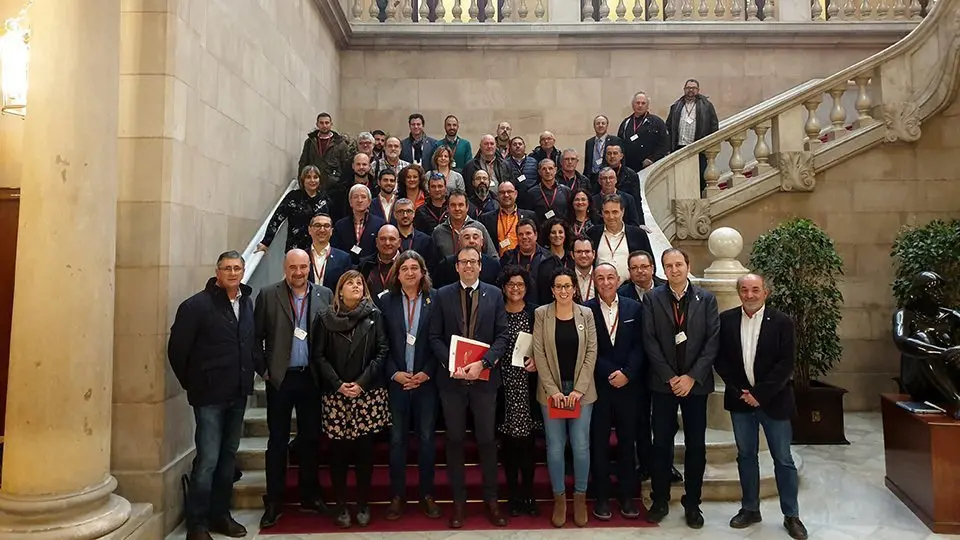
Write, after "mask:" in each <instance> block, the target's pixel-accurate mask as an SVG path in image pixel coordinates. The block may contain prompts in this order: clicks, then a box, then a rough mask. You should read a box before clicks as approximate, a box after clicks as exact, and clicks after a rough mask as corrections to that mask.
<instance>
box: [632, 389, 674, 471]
mask: <svg viewBox="0 0 960 540" xmlns="http://www.w3.org/2000/svg"><path fill="white" fill-rule="evenodd" d="M643 381H644V382H645V381H646V378H644V379H643ZM641 384H643V383H641ZM650 393H651V392H650V389H649V388H646V387H643V388H640V391H639V392H637V394H636V396H637V465H639V467H640V469H641V470H643V471H647V472H650V468H651V466H652V462H653V432H652V431H651V426H650ZM670 462H671V463H673V456H671V458H670Z"/></svg>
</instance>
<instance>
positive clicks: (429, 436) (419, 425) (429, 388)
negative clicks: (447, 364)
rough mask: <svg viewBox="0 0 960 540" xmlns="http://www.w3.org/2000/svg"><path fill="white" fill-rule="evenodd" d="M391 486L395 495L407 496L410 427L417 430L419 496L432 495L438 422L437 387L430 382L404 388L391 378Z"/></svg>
mask: <svg viewBox="0 0 960 540" xmlns="http://www.w3.org/2000/svg"><path fill="white" fill-rule="evenodd" d="M388 384H390V416H391V417H392V418H393V425H392V426H391V427H390V488H391V491H392V492H393V496H394V497H402V498H403V500H406V498H407V497H406V495H407V440H408V437H409V436H410V427H411V426H413V427H414V428H415V429H416V434H417V439H418V440H419V442H420V446H419V447H418V449H417V463H418V469H419V472H420V486H419V487H420V499H421V500H423V498H424V497H427V496H433V477H434V472H435V469H434V468H435V466H436V455H437V447H436V443H435V442H434V439H435V437H436V432H435V431H434V429H435V427H436V423H437V387H436V386H435V385H434V384H433V382H428V383H427V384H426V385H424V386H421V387H420V388H416V389H414V390H403V389H401V388H400V385H399V384H397V383H395V382H393V381H390V382H389V383H388Z"/></svg>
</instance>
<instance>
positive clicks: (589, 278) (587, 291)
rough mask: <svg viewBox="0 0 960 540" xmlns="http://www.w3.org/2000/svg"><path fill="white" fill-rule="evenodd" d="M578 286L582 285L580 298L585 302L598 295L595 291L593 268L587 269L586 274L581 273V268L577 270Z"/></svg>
mask: <svg viewBox="0 0 960 540" xmlns="http://www.w3.org/2000/svg"><path fill="white" fill-rule="evenodd" d="M577 286H578V287H580V299H581V300H583V301H584V302H586V301H587V300H590V299H591V298H593V297H594V296H596V293H594V291H593V268H591V269H590V270H589V271H587V273H586V274H581V273H580V271H579V270H578V271H577Z"/></svg>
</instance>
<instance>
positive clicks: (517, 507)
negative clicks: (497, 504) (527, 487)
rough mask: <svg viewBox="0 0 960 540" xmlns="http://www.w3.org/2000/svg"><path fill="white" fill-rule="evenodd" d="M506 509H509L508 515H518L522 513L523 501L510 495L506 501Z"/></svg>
mask: <svg viewBox="0 0 960 540" xmlns="http://www.w3.org/2000/svg"><path fill="white" fill-rule="evenodd" d="M507 509H509V510H510V517H518V516H520V515H521V514H523V501H521V500H520V499H516V498H513V497H510V500H509V501H507Z"/></svg>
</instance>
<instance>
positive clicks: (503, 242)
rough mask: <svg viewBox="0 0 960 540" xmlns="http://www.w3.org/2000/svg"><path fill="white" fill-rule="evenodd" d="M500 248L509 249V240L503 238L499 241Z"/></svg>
mask: <svg viewBox="0 0 960 540" xmlns="http://www.w3.org/2000/svg"><path fill="white" fill-rule="evenodd" d="M500 247H502V248H505V247H510V239H509V238H504V239H503V240H501V241H500Z"/></svg>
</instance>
